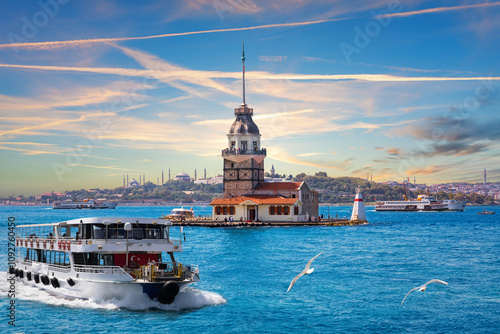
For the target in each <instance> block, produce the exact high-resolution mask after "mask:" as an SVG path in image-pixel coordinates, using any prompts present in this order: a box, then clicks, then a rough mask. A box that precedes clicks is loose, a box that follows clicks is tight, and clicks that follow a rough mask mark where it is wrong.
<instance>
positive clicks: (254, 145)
mask: <svg viewBox="0 0 500 334" xmlns="http://www.w3.org/2000/svg"><path fill="white" fill-rule="evenodd" d="M253 149H254V150H257V149H259V148H258V147H257V142H256V141H254V142H253Z"/></svg>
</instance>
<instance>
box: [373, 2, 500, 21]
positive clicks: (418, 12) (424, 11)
mask: <svg viewBox="0 0 500 334" xmlns="http://www.w3.org/2000/svg"><path fill="white" fill-rule="evenodd" d="M498 5H500V2H486V3H478V4H474V5H464V6H452V7H437V8H428V9H421V10H414V11H411V12H403V13H392V14H385V15H379V16H378V17H380V18H383V17H404V16H413V15H421V14H429V13H440V12H448V11H452V10H461V9H469V8H478V7H491V6H498Z"/></svg>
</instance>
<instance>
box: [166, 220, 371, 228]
mask: <svg viewBox="0 0 500 334" xmlns="http://www.w3.org/2000/svg"><path fill="white" fill-rule="evenodd" d="M171 222H172V225H173V226H200V227H264V226H273V227H291V226H351V225H366V224H368V222H367V221H366V220H356V221H350V220H349V219H322V220H321V221H320V222H313V221H269V222H261V221H251V222H240V221H233V222H229V221H228V222H225V221H220V220H183V221H180V220H171Z"/></svg>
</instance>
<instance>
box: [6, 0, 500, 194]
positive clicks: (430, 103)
mask: <svg viewBox="0 0 500 334" xmlns="http://www.w3.org/2000/svg"><path fill="white" fill-rule="evenodd" d="M499 28H500V1H466V0H457V1H451V0H449V1H425V0H412V1H392V0H391V1H385V0H371V1H362V0H331V1H327V0H323V1H318V0H278V1H264V0H187V1H118V0H88V1H76V0H40V1H7V2H5V3H3V4H2V11H0V171H1V172H0V196H8V195H15V196H17V195H19V194H23V195H36V194H40V193H42V192H50V191H56V192H59V191H64V190H74V189H82V188H84V189H90V188H114V187H119V186H122V185H123V178H124V175H127V174H128V175H129V179H130V180H131V179H132V178H135V179H137V180H138V179H139V176H140V175H145V176H146V180H147V181H151V182H154V183H156V182H157V181H158V180H160V182H161V174H162V171H163V172H164V175H165V179H168V172H169V170H170V173H171V177H174V176H175V175H176V174H178V173H181V172H186V173H188V174H189V175H190V176H192V177H194V174H195V170H196V172H197V176H198V177H202V176H203V173H204V170H205V169H206V174H207V176H208V177H211V176H216V175H218V174H221V173H222V167H223V165H222V157H221V156H220V155H221V150H222V149H224V148H226V147H227V146H228V144H227V137H226V134H227V132H228V131H229V128H230V126H231V124H232V123H233V121H234V108H237V107H238V106H239V105H240V104H241V103H242V80H241V76H242V63H241V51H242V43H244V45H245V56H246V62H245V69H246V103H247V104H248V106H249V107H251V108H253V109H254V121H255V123H256V124H257V125H258V127H259V129H260V133H261V135H262V137H261V146H262V147H265V148H266V149H267V157H266V159H265V169H266V171H269V170H270V169H271V166H274V168H275V170H276V173H279V174H286V175H290V174H292V175H296V174H298V173H301V172H305V173H307V174H311V175H314V174H315V173H317V172H319V171H323V172H326V173H327V174H328V176H333V177H337V176H352V177H363V178H366V177H367V176H369V177H370V178H373V181H376V182H385V181H402V180H404V179H406V178H410V179H411V181H413V180H414V179H415V180H416V182H417V183H427V184H433V183H449V182H482V180H483V170H484V169H486V170H487V173H488V181H490V182H499V181H500V168H499V166H498V165H499V164H498V162H499V154H500V141H499V139H500V113H499V110H498V109H499V106H500V103H499V102H500V101H499V92H500V84H499V83H500V73H499V68H500V67H499V65H500V64H499V63H500V57H499V54H500V47H499V46H500V43H499V42H500V35H499V34H498V30H499Z"/></svg>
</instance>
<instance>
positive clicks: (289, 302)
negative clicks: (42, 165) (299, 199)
mask: <svg viewBox="0 0 500 334" xmlns="http://www.w3.org/2000/svg"><path fill="white" fill-rule="evenodd" d="M172 208H173V207H167V206H163V207H162V206H155V207H127V206H118V207H117V208H116V209H115V210H53V209H51V208H48V207H9V206H4V207H0V240H1V243H0V263H1V265H0V270H1V273H0V333H26V334H28V333H30V334H31V333H50V334H52V333H153V332H155V333H291V332H292V333H500V219H499V218H500V210H498V211H499V212H497V214H496V215H478V212H480V211H482V210H483V209H488V210H492V211H495V210H496V209H497V208H496V207H493V206H492V207H488V206H486V207H485V206H467V207H466V209H465V211H464V212H407V213H405V212H375V211H374V207H371V206H366V207H365V209H366V215H367V219H368V222H369V224H367V225H358V226H339V227H324V226H318V227H314V226H306V227H270V226H265V227H238V228H236V227H232V228H207V227H189V226H188V227H184V229H183V233H185V236H186V241H185V242H184V244H183V245H184V251H183V253H181V254H178V256H177V257H176V258H177V259H178V260H179V261H181V262H183V263H186V264H197V265H199V269H200V278H201V281H200V282H197V283H195V284H192V285H191V286H190V287H188V288H187V289H185V290H183V291H181V292H180V293H179V295H178V296H177V298H176V300H175V302H174V303H172V304H170V305H162V304H159V303H158V302H155V301H151V300H149V299H148V298H137V296H136V297H134V298H127V297H126V296H124V297H123V298H122V299H116V300H101V299H99V297H97V296H96V298H94V299H91V300H87V301H82V300H65V299H59V298H56V297H53V296H50V295H48V294H46V293H45V292H43V291H39V290H37V289H36V288H33V287H28V286H25V285H23V284H22V283H21V282H16V284H15V286H14V292H15V298H10V295H11V294H10V293H9V290H10V284H9V283H8V281H7V278H8V275H7V273H6V271H7V268H8V264H7V261H8V256H7V254H8V245H7V238H8V227H7V224H8V219H9V217H14V218H15V223H16V224H17V225H22V224H38V223H40V224H42V223H54V222H59V221H65V220H69V219H76V218H81V217H96V216H99V217H101V216H115V217H117V216H120V217H149V218H158V217H160V216H162V215H165V214H168V213H169V212H170V211H171V210H172ZM351 209H352V207H351V206H320V214H323V216H324V217H327V216H328V215H329V216H331V217H335V216H337V217H349V216H350V213H351ZM194 211H195V214H196V215H201V216H204V215H207V216H209V215H210V214H211V208H210V207H207V206H199V207H196V206H195V207H194ZM11 220H12V218H11ZM176 233H180V228H179V227H173V228H172V235H176ZM320 253H321V255H319V256H318V257H317V258H316V259H315V260H314V262H313V263H312V265H311V268H314V271H313V272H312V273H311V274H310V275H304V276H302V277H301V278H300V279H298V280H297V282H296V283H295V285H294V286H293V287H292V289H291V290H290V291H289V292H287V289H288V287H289V285H290V282H291V281H292V279H293V278H294V277H295V276H296V275H297V274H299V273H300V272H301V271H302V270H303V269H304V268H305V265H306V264H307V262H308V261H309V260H310V259H311V258H312V257H314V256H316V255H318V254H320ZM431 279H440V280H443V281H446V282H447V283H448V285H442V284H437V283H433V284H429V285H428V286H427V290H426V291H414V292H412V293H410V294H409V295H408V297H407V298H406V300H405V301H404V303H403V304H401V302H402V300H403V298H404V297H405V295H406V294H407V293H408V292H409V291H410V290H411V289H412V288H415V287H418V286H420V285H422V284H424V283H426V282H427V281H429V280H431ZM11 305H15V312H14V318H15V320H14V324H15V326H12V325H11V324H12V322H11V321H12V320H11V318H9V316H11V313H12V312H11V309H12V307H11ZM9 308H10V309H9ZM9 322H11V324H9Z"/></svg>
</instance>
